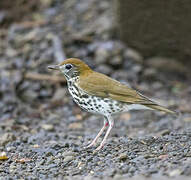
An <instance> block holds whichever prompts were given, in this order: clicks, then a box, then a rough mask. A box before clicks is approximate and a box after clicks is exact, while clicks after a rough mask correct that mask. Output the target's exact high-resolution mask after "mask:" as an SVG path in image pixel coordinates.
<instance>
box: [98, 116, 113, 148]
mask: <svg viewBox="0 0 191 180" xmlns="http://www.w3.org/2000/svg"><path fill="white" fill-rule="evenodd" d="M108 121H109V128H108V130H107V132H106V134H105V136H104V138H103V141H102V142H101V144H100V146H98V148H97V149H96V151H98V150H100V149H101V148H102V147H103V146H104V144H105V142H106V139H107V137H108V135H109V133H110V131H111V129H112V127H113V125H114V122H113V119H112V118H111V117H110V119H109V120H108Z"/></svg>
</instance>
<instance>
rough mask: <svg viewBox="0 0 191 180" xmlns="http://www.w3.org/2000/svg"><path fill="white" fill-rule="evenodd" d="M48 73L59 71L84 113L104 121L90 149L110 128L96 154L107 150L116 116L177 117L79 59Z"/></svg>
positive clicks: (67, 61) (67, 60) (54, 68)
mask: <svg viewBox="0 0 191 180" xmlns="http://www.w3.org/2000/svg"><path fill="white" fill-rule="evenodd" d="M48 69H52V70H58V71H60V72H61V73H62V74H63V75H64V76H65V79H66V81H67V86H68V90H69V93H70V94H71V96H72V97H73V100H74V101H75V102H76V103H77V104H78V105H79V106H80V107H81V108H82V109H83V110H85V111H88V112H90V113H93V114H98V115H102V116H103V117H104V125H103V127H102V128H101V130H100V131H99V133H98V134H97V136H96V137H95V138H94V139H93V141H92V142H91V143H90V144H89V145H88V146H87V148H89V147H92V146H95V144H96V142H97V140H98V138H99V137H100V136H101V135H102V134H103V132H104V130H105V129H106V128H107V127H108V129H107V131H106V133H105V136H104V138H103V140H102V141H101V143H100V145H99V146H98V147H97V148H96V151H98V150H100V149H101V148H103V146H104V144H105V143H106V139H107V138H108V136H109V133H110V131H111V129H112V128H113V126H114V119H113V115H115V114H120V113H123V112H128V111H130V110H140V109H149V110H158V111H163V112H166V113H170V114H175V113H176V112H175V111H172V110H169V109H167V108H166V107H164V106H161V105H159V104H158V103H157V102H154V101H153V100H151V99H150V98H148V97H146V96H144V95H142V94H141V93H140V92H138V91H137V90H135V89H132V88H130V87H129V86H127V85H125V84H122V83H121V82H119V81H117V80H114V79H112V78H110V77H109V76H107V75H104V74H102V73H99V72H95V71H93V70H92V69H91V68H90V67H89V66H88V65H87V64H86V63H85V62H83V61H82V60H80V59H78V58H69V59H66V60H64V61H63V62H62V63H60V64H58V65H51V66H48Z"/></svg>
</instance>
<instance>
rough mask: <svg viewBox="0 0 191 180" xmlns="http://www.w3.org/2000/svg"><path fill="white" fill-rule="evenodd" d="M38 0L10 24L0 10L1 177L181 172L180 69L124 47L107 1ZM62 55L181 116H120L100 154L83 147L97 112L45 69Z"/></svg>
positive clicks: (184, 152) (190, 113)
mask: <svg viewBox="0 0 191 180" xmlns="http://www.w3.org/2000/svg"><path fill="white" fill-rule="evenodd" d="M39 3H40V5H39V9H38V8H37V9H36V10H35V11H34V12H33V11H32V12H31V14H30V16H27V18H22V20H21V21H19V22H18V17H17V21H16V23H15V22H14V21H13V22H12V21H11V22H10V23H9V24H6V23H5V22H4V21H5V20H6V21H7V19H6V18H8V17H7V16H6V14H7V13H5V12H4V11H2V10H1V11H0V12H1V13H0V23H1V24H4V26H3V28H1V29H0V100H1V101H0V115H1V116H0V179H8V178H12V179H26V178H28V179H71V180H73V179H86V180H90V179H116V180H119V179H120V180H121V179H128V178H129V179H148V178H150V179H152V178H158V179H169V178H171V177H173V178H174V179H189V176H191V141H190V138H191V128H190V127H191V103H190V102H191V85H190V79H189V75H188V74H187V73H189V72H188V71H187V70H185V67H183V66H181V65H180V64H179V63H178V62H176V61H170V62H169V60H166V59H164V58H158V57H152V58H149V59H148V60H147V61H146V62H145V61H143V59H144V58H143V57H142V56H141V54H140V53H138V52H136V51H135V50H133V49H131V48H129V47H127V46H125V45H123V44H122V43H121V42H120V41H119V40H118V38H117V34H116V31H115V26H114V25H113V24H112V22H113V21H112V20H113V19H112V18H111V17H112V8H111V3H110V1H109V0H104V1H98V0H79V3H76V1H74V0H65V1H62V0H49V1H46V0H41V1H39ZM29 10H30V8H29ZM9 13H10V12H9ZM11 18H13V19H14V17H11ZM11 20H12V19H11ZM5 24H6V25H5ZM66 57H78V58H81V59H83V60H84V61H85V62H87V63H88V64H89V65H90V66H91V67H92V68H93V69H95V70H96V71H99V72H103V73H105V74H107V75H110V76H111V77H113V78H115V79H117V80H120V81H121V82H124V83H127V82H128V83H129V85H131V86H132V87H134V88H136V89H139V90H140V91H141V92H142V93H143V94H145V95H147V96H149V97H153V99H155V100H157V101H158V102H160V103H161V104H164V105H166V106H167V107H169V108H170V109H174V110H176V111H181V112H182V114H181V115H180V116H179V117H173V116H170V115H165V114H161V113H160V112H151V111H139V112H137V111H134V112H131V113H125V114H122V115H120V116H117V117H115V127H114V128H113V130H112V133H111V134H110V137H109V138H108V141H107V144H106V146H105V147H104V148H103V149H102V150H101V151H99V152H97V153H95V152H94V149H95V148H90V149H84V147H85V146H86V145H87V144H88V143H89V142H90V141H91V140H92V139H93V138H94V137H95V135H96V134H97V132H98V131H99V129H100V128H101V126H102V124H103V118H102V117H99V116H94V115H90V114H88V113H86V112H84V111H82V110H81V109H80V108H78V107H77V105H75V104H74V102H73V101H72V99H71V97H70V95H69V93H68V91H67V88H66V84H65V80H64V78H63V77H62V76H60V75H59V74H58V73H55V72H50V71H48V70H47V66H48V65H50V64H57V63H59V62H60V61H61V60H63V59H65V58H66ZM156 59H157V62H158V63H156ZM172 62H173V63H172ZM166 63H167V64H166ZM168 63H171V64H170V65H169V64H168ZM99 141H101V139H99Z"/></svg>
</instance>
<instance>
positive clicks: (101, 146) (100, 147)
mask: <svg viewBox="0 0 191 180" xmlns="http://www.w3.org/2000/svg"><path fill="white" fill-rule="evenodd" d="M103 146H104V145H103V144H101V145H99V146H98V147H97V148H96V149H95V152H97V151H99V150H100V149H102V148H103Z"/></svg>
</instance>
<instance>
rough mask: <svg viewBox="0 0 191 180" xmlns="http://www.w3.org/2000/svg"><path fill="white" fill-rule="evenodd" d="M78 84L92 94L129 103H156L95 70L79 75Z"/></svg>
mask: <svg viewBox="0 0 191 180" xmlns="http://www.w3.org/2000/svg"><path fill="white" fill-rule="evenodd" d="M78 85H79V87H80V88H81V89H83V90H84V91H85V92H86V93H87V94H90V95H94V96H99V97H104V98H111V99H114V100H117V101H121V102H126V103H130V104H156V103H155V102H153V101H151V100H150V99H148V98H147V97H145V96H143V95H141V94H140V93H138V92H137V91H136V90H134V89H131V88H129V87H128V86H126V85H124V84H122V83H120V82H118V81H116V80H114V79H111V78H109V77H108V76H106V75H104V74H101V73H97V72H93V73H91V74H89V75H88V76H84V77H80V80H79V84H78Z"/></svg>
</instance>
